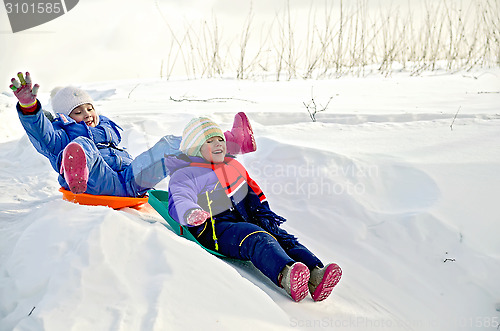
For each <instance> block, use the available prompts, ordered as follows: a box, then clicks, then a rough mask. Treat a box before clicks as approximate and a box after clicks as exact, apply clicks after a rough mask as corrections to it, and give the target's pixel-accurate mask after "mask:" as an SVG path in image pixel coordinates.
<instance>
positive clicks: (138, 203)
mask: <svg viewBox="0 0 500 331" xmlns="http://www.w3.org/2000/svg"><path fill="white" fill-rule="evenodd" d="M59 192H62V194H63V199H64V200H66V201H69V202H74V203H78V204H80V205H88V206H107V207H110V208H113V209H121V208H126V207H129V208H134V209H138V210H140V209H141V207H143V205H145V204H147V203H148V198H147V197H144V198H132V197H117V196H111V195H93V194H87V193H81V194H74V193H72V192H71V191H68V190H66V189H64V188H62V187H61V188H60V189H59Z"/></svg>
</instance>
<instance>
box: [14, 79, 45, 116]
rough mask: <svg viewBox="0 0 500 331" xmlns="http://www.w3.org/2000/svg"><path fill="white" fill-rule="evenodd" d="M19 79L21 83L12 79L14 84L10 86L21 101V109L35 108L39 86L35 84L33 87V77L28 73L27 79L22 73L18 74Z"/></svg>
mask: <svg viewBox="0 0 500 331" xmlns="http://www.w3.org/2000/svg"><path fill="white" fill-rule="evenodd" d="M17 77H19V81H17V79H15V78H12V79H11V82H12V84H11V85H10V86H9V87H10V88H11V89H12V91H14V95H15V96H16V98H17V99H18V100H19V105H20V106H21V108H24V109H30V108H34V107H35V106H36V104H37V101H36V94H37V93H38V89H39V87H40V86H39V85H38V84H35V86H32V84H31V76H30V73H29V72H27V73H26V78H24V77H23V74H22V72H19V73H18V74H17Z"/></svg>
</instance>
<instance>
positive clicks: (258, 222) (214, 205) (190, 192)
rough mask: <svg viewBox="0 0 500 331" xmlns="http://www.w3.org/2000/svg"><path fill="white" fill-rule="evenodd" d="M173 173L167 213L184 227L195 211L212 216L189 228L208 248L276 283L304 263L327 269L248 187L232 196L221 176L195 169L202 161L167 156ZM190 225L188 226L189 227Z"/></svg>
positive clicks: (239, 189)
mask: <svg viewBox="0 0 500 331" xmlns="http://www.w3.org/2000/svg"><path fill="white" fill-rule="evenodd" d="M166 162H167V166H168V167H169V169H170V171H171V175H170V181H169V214H170V216H171V217H172V218H173V219H174V220H175V221H177V222H178V223H180V224H182V225H188V224H187V222H186V219H187V216H188V214H189V213H190V212H191V211H192V210H193V209H203V210H205V211H207V212H209V211H211V213H212V217H213V219H214V220H215V226H214V228H212V225H211V220H210V218H209V219H208V220H207V221H206V222H205V223H204V224H202V225H199V226H194V227H189V230H190V232H191V233H192V234H193V235H194V236H195V237H196V238H197V240H198V241H199V242H200V243H201V244H202V245H203V246H205V247H207V248H209V249H211V250H215V239H214V236H213V232H214V231H215V235H216V238H217V243H218V252H219V253H221V254H223V255H225V256H228V257H231V258H235V259H240V260H250V261H251V262H252V263H253V264H254V266H255V267H257V269H259V270H260V271H261V272H262V273H263V274H264V275H266V276H267V277H268V278H269V279H270V280H271V281H273V282H274V283H275V284H277V285H279V284H278V275H279V273H280V272H281V270H283V268H284V267H285V265H287V264H291V263H294V262H302V263H304V264H305V265H306V266H307V267H308V268H309V269H312V268H314V267H315V266H320V267H323V264H322V263H321V261H320V260H319V259H318V258H317V257H316V256H315V255H314V254H313V253H311V252H310V251H309V250H308V249H307V248H306V247H305V246H303V245H302V244H300V243H299V242H298V240H297V238H295V237H294V236H293V235H291V234H289V233H287V232H286V231H285V230H284V229H281V228H280V227H279V225H280V224H281V223H283V222H284V221H285V219H284V218H283V217H281V216H278V215H277V214H275V213H274V212H273V211H271V209H270V208H269V204H268V202H267V201H265V202H262V201H261V200H260V199H259V196H258V195H257V194H256V193H255V191H254V190H253V189H252V187H251V186H249V185H248V184H247V183H246V182H245V184H244V185H241V186H239V187H238V189H237V191H236V192H235V193H234V194H232V195H231V197H228V195H227V194H226V191H225V190H224V187H222V186H223V185H221V183H220V181H219V179H218V177H217V175H216V174H215V172H214V171H213V170H212V169H210V168H203V167H198V166H193V165H194V164H196V163H200V162H205V163H206V161H205V160H204V159H203V158H200V157H189V156H186V155H184V154H180V155H177V156H169V157H167V161H166ZM188 226H189V225H188Z"/></svg>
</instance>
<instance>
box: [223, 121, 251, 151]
mask: <svg viewBox="0 0 500 331" xmlns="http://www.w3.org/2000/svg"><path fill="white" fill-rule="evenodd" d="M224 135H225V137H226V145H227V152H228V153H229V154H232V155H237V154H246V153H251V152H255V151H256V150H257V144H256V143H255V138H254V136H253V130H252V126H251V125H250V121H249V120H248V117H247V115H245V113H243V112H239V113H238V114H236V116H234V123H233V128H232V129H231V131H226V132H225V133H224Z"/></svg>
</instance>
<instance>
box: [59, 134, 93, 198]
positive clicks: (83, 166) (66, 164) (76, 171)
mask: <svg viewBox="0 0 500 331" xmlns="http://www.w3.org/2000/svg"><path fill="white" fill-rule="evenodd" d="M60 173H61V174H63V175H64V179H65V180H66V183H68V186H69V189H70V190H71V192H73V193H74V194H79V193H84V192H85V191H86V190H87V181H88V179H89V170H88V168H87V159H86V158H85V152H84V151H83V148H82V147H81V146H80V145H78V144H77V143H75V142H71V143H69V144H68V146H66V148H64V151H63V157H62V162H61V171H60Z"/></svg>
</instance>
